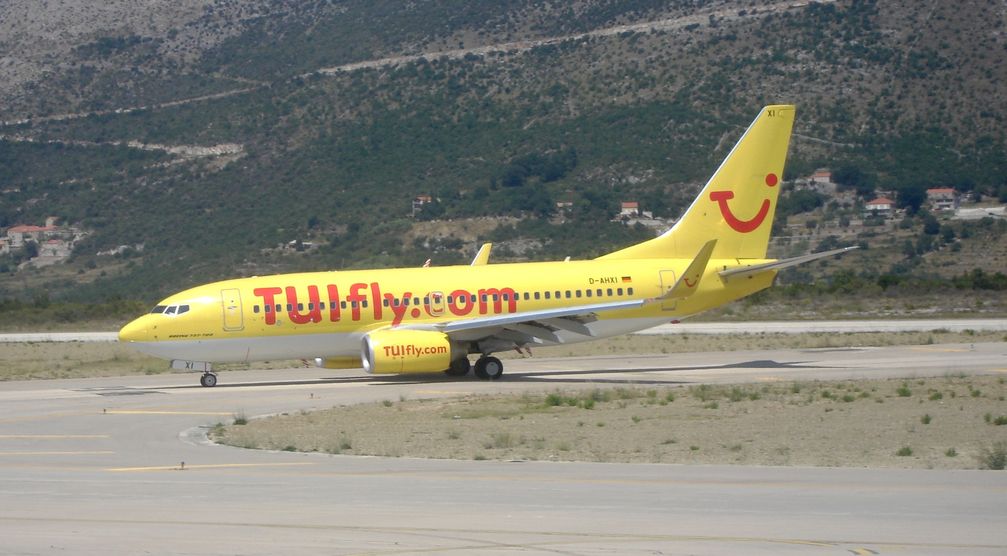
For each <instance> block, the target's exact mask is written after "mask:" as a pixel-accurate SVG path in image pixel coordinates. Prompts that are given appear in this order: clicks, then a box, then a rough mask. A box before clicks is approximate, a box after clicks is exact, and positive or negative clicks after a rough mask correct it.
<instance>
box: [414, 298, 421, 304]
mask: <svg viewBox="0 0 1007 556" xmlns="http://www.w3.org/2000/svg"><path fill="white" fill-rule="evenodd" d="M419 304H420V298H418V297H414V298H413V305H419Z"/></svg>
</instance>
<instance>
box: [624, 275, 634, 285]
mask: <svg viewBox="0 0 1007 556" xmlns="http://www.w3.org/2000/svg"><path fill="white" fill-rule="evenodd" d="M632 281H633V277H632V276H623V277H622V283H623V284H625V283H627V282H632Z"/></svg>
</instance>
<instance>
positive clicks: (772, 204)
mask: <svg viewBox="0 0 1007 556" xmlns="http://www.w3.org/2000/svg"><path fill="white" fill-rule="evenodd" d="M794 112H795V109H794V106H792V105H775V106H766V107H765V108H763V109H762V111H761V112H759V115H758V117H756V118H755V121H754V122H752V125H750V126H748V129H747V130H746V131H745V133H744V135H742V136H741V139H739V140H738V143H737V144H736V145H735V146H734V148H733V149H731V153H730V154H728V155H727V158H725V159H724V162H722V163H721V165H720V168H717V171H716V172H715V173H714V174H713V177H712V178H710V181H708V182H707V183H706V186H705V187H703V190H702V191H701V192H700V193H699V196H698V197H697V198H696V200H695V201H693V202H692V205H691V206H690V207H689V209H688V210H687V211H685V214H684V215H683V216H682V218H681V220H679V221H678V222H677V223H676V224H675V226H674V227H672V228H671V229H670V230H668V231H667V232H665V233H664V234H662V235H661V236H659V237H656V238H654V239H652V240H649V241H645V242H643V243H640V244H637V245H633V246H631V247H627V248H626V249H622V250H620V251H616V252H614V253H610V254H608V255H605V256H603V257H601V258H602V259H655V258H691V257H693V256H694V255H695V253H696V252H698V251H699V250H700V249H701V248H702V247H703V246H704V245H705V244H706V243H707V242H708V241H710V240H713V239H715V240H717V244H716V247H715V248H714V251H713V254H712V258H714V259H762V258H765V256H766V247H767V246H768V244H769V231H770V229H771V228H772V227H773V216H774V215H775V214H776V201H777V198H778V196H779V192H780V182H781V181H782V180H783V164H784V162H785V161H786V158H787V147H788V146H789V144H790V131H791V128H792V127H793V125H794Z"/></svg>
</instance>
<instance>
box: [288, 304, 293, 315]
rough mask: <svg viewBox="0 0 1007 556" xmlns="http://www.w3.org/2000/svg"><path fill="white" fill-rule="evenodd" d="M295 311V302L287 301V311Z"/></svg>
mask: <svg viewBox="0 0 1007 556" xmlns="http://www.w3.org/2000/svg"><path fill="white" fill-rule="evenodd" d="M293 311H294V304H293V303H287V312H288V313H292V312H293Z"/></svg>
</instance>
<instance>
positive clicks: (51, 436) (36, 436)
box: [0, 434, 110, 440]
mask: <svg viewBox="0 0 1007 556" xmlns="http://www.w3.org/2000/svg"><path fill="white" fill-rule="evenodd" d="M20 438H24V439H34V440H66V439H74V438H110V437H109V436H108V435H107V434H0V439H3V440H11V439H20Z"/></svg>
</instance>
